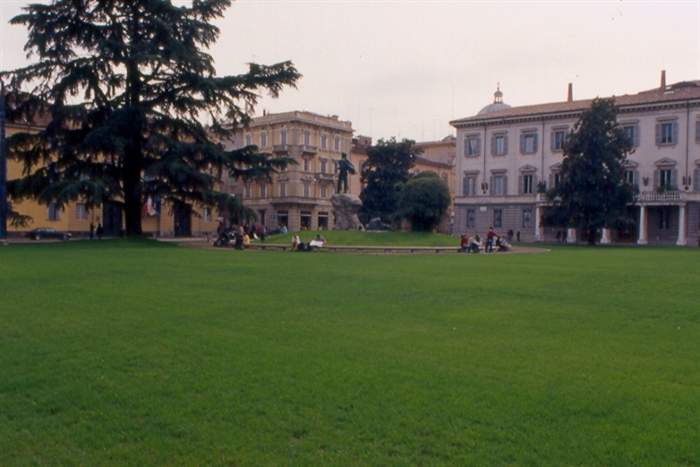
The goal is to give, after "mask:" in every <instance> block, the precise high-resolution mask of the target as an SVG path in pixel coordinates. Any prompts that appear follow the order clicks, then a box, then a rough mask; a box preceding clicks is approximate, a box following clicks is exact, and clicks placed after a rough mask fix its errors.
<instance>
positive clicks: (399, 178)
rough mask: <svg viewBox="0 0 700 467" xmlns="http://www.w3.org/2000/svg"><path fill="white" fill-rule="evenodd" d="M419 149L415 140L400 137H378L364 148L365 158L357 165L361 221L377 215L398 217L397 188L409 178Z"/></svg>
mask: <svg viewBox="0 0 700 467" xmlns="http://www.w3.org/2000/svg"><path fill="white" fill-rule="evenodd" d="M419 152H420V151H419V150H417V149H416V147H415V143H414V142H413V141H411V140H408V139H404V140H403V141H400V142H399V141H396V139H395V138H391V139H389V140H383V139H380V140H379V141H378V142H377V144H376V145H374V146H371V147H369V148H368V149H367V160H366V161H365V163H364V164H363V165H362V168H361V175H360V176H361V179H362V184H363V187H364V188H363V189H362V193H361V194H360V199H361V200H362V209H361V210H360V215H361V216H362V220H363V221H364V222H367V221H369V220H370V219H372V218H375V217H380V218H381V219H382V220H384V221H394V220H396V218H397V216H398V214H399V213H398V210H399V200H400V195H401V187H402V185H403V184H404V183H406V181H407V180H408V179H409V177H410V170H411V169H412V168H413V166H414V164H415V159H416V155H417V154H418V153H419Z"/></svg>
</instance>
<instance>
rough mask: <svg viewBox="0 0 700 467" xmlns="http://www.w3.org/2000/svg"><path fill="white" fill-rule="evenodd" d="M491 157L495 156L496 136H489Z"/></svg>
mask: <svg viewBox="0 0 700 467" xmlns="http://www.w3.org/2000/svg"><path fill="white" fill-rule="evenodd" d="M491 155H492V156H495V155H496V135H491Z"/></svg>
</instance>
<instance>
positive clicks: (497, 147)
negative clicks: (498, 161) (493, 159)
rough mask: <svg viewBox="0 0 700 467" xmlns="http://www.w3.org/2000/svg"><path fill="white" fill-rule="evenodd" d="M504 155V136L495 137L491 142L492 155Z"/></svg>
mask: <svg viewBox="0 0 700 467" xmlns="http://www.w3.org/2000/svg"><path fill="white" fill-rule="evenodd" d="M505 154H506V135H496V136H495V137H494V141H493V155H494V156H504V155H505Z"/></svg>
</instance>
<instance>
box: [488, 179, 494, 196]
mask: <svg viewBox="0 0 700 467" xmlns="http://www.w3.org/2000/svg"><path fill="white" fill-rule="evenodd" d="M489 180H490V182H489V192H490V193H491V196H493V194H494V193H495V191H494V188H493V175H492V176H491V178H490V179H489Z"/></svg>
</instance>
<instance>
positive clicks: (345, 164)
mask: <svg viewBox="0 0 700 467" xmlns="http://www.w3.org/2000/svg"><path fill="white" fill-rule="evenodd" d="M348 173H350V174H353V175H354V174H355V173H356V172H355V166H354V165H352V162H350V161H349V160H348V155H347V154H345V153H343V154H342V156H340V160H339V161H338V186H337V188H336V190H335V192H336V193H347V192H348Z"/></svg>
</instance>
